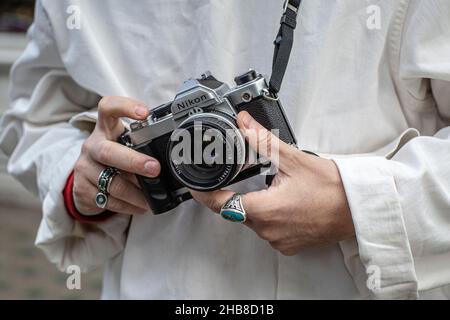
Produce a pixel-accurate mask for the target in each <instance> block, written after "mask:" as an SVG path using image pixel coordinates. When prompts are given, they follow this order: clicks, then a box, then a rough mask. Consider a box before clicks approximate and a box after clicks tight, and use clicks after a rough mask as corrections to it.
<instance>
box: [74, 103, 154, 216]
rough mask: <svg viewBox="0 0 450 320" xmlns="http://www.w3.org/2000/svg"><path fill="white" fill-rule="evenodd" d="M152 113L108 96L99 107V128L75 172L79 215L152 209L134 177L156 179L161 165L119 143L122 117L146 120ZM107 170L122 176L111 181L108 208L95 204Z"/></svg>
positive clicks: (137, 211)
mask: <svg viewBox="0 0 450 320" xmlns="http://www.w3.org/2000/svg"><path fill="white" fill-rule="evenodd" d="M148 114H149V110H148V108H147V107H146V106H145V104H143V103H142V102H139V101H136V100H133V99H130V98H124V97H105V98H103V99H102V100H101V101H100V102H99V105H98V122H97V125H96V127H95V129H94V131H93V132H92V134H91V135H90V136H89V138H88V139H87V140H86V141H85V143H84V144H83V148H82V152H81V155H80V158H79V159H78V161H77V163H76V165H75V169H74V185H73V196H74V201H75V205H76V207H77V209H78V211H80V213H82V214H84V215H87V216H90V215H96V214H100V213H102V212H103V211H105V210H109V211H112V212H116V213H122V214H131V215H132V214H144V213H146V212H147V211H148V210H149V207H148V204H147V201H146V200H145V197H144V195H143V193H142V191H141V189H140V186H139V184H138V182H137V180H136V176H135V174H138V175H142V176H145V177H150V178H153V177H157V176H158V175H159V173H160V170H161V167H160V164H159V162H158V161H157V160H156V159H154V158H152V157H150V156H147V155H145V154H143V153H139V152H137V151H134V150H132V149H130V148H127V147H125V146H123V145H121V144H119V143H117V142H116V139H117V138H118V137H119V136H120V135H121V134H122V133H123V131H124V126H123V123H122V121H121V120H120V118H121V117H128V118H131V119H134V120H144V119H145V118H146V117H147V116H148ZM107 167H114V168H117V169H118V170H119V171H120V174H119V175H117V176H115V177H114V179H113V180H111V185H110V188H109V192H108V201H107V203H106V207H105V208H104V209H101V208H99V207H98V206H97V204H96V201H95V200H96V194H97V193H98V192H99V191H98V186H97V183H98V178H99V174H100V172H102V171H103V170H104V169H105V168H107Z"/></svg>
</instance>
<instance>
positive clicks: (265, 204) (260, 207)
mask: <svg viewBox="0 0 450 320" xmlns="http://www.w3.org/2000/svg"><path fill="white" fill-rule="evenodd" d="M235 193H236V192H233V191H230V190H218V191H212V192H198V191H193V190H191V194H192V196H193V197H194V199H195V200H197V201H199V202H200V203H202V204H204V205H205V206H207V207H208V208H209V209H211V210H212V211H213V212H215V213H220V210H221V209H222V207H223V206H224V205H225V203H226V202H227V201H228V200H230V199H231V197H232V196H233V195H234V194H235ZM273 203H275V202H274V201H271V200H270V197H269V196H268V194H267V191H266V190H262V191H257V192H250V193H247V194H244V195H242V206H243V207H244V210H245V213H246V214H247V220H248V222H249V223H252V221H253V220H256V218H257V217H258V215H259V216H261V215H263V214H264V213H265V212H267V210H271V207H272V206H273Z"/></svg>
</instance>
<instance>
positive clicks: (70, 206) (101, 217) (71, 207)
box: [63, 172, 115, 223]
mask: <svg viewBox="0 0 450 320" xmlns="http://www.w3.org/2000/svg"><path fill="white" fill-rule="evenodd" d="M73 180H74V172H72V173H71V174H70V176H69V178H68V179H67V181H66V185H65V187H64V190H63V197H64V205H65V207H66V210H67V213H68V214H69V215H70V216H71V217H72V218H73V219H75V220H77V221H79V222H82V223H96V222H103V221H105V220H108V219H109V218H111V217H112V216H114V215H115V213H114V212H111V211H105V212H102V213H100V214H97V215H94V216H86V215H83V214H81V213H80V212H79V211H78V210H77V208H76V206H75V201H74V199H73Z"/></svg>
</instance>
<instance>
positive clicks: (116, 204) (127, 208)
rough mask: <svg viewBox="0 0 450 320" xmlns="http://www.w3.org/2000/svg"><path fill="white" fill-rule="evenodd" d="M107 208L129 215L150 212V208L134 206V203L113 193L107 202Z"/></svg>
mask: <svg viewBox="0 0 450 320" xmlns="http://www.w3.org/2000/svg"><path fill="white" fill-rule="evenodd" d="M105 209H106V210H108V211H112V212H116V213H123V214H129V215H135V214H136V215H139V214H145V213H147V212H148V209H143V208H139V207H136V206H133V205H132V204H129V203H128V202H125V201H122V200H120V199H117V198H115V197H113V196H111V195H110V196H108V203H107V204H106V208H105Z"/></svg>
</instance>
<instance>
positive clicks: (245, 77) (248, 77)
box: [234, 70, 258, 86]
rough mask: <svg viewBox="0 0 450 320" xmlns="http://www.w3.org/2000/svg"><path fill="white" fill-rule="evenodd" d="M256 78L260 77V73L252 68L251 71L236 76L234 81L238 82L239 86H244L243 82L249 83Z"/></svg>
mask: <svg viewBox="0 0 450 320" xmlns="http://www.w3.org/2000/svg"><path fill="white" fill-rule="evenodd" d="M256 78H258V74H257V73H256V71H255V70H250V71H248V72H246V73H244V74H242V75H240V76H237V77H236V78H234V82H236V84H237V85H238V86H242V85H243V84H246V83H249V82H251V81H253V80H255V79H256Z"/></svg>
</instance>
